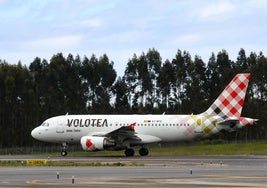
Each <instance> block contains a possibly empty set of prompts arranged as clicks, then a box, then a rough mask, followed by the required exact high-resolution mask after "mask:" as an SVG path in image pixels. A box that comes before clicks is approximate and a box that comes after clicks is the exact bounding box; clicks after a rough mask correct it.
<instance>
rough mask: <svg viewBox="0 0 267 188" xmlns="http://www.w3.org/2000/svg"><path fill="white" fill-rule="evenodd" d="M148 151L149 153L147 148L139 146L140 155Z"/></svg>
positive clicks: (144, 154) (145, 154) (146, 153)
mask: <svg viewBox="0 0 267 188" xmlns="http://www.w3.org/2000/svg"><path fill="white" fill-rule="evenodd" d="M148 153H149V151H148V149H147V148H141V149H140V150H139V154H140V155H141V156H147V155H148Z"/></svg>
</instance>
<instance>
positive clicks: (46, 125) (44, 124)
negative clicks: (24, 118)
mask: <svg viewBox="0 0 267 188" xmlns="http://www.w3.org/2000/svg"><path fill="white" fill-rule="evenodd" d="M40 126H41V127H49V123H48V122H43V123H42V124H41V125H40Z"/></svg>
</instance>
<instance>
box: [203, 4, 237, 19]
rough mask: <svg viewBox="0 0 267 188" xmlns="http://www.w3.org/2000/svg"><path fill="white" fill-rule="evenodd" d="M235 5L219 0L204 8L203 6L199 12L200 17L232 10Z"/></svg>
mask: <svg viewBox="0 0 267 188" xmlns="http://www.w3.org/2000/svg"><path fill="white" fill-rule="evenodd" d="M234 8H235V6H234V5H233V4H232V3H230V2H227V1H221V2H218V3H216V4H211V5H209V6H207V7H205V8H203V9H202V10H201V12H200V17H202V18H207V17H212V16H216V15H220V14H224V13H226V12H229V11H231V10H233V9H234Z"/></svg>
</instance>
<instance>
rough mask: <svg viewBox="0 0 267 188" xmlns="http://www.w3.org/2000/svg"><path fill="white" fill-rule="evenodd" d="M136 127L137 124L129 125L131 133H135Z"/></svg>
mask: <svg viewBox="0 0 267 188" xmlns="http://www.w3.org/2000/svg"><path fill="white" fill-rule="evenodd" d="M135 125H136V122H135V123H132V124H130V125H129V128H130V130H131V131H134V127H135Z"/></svg>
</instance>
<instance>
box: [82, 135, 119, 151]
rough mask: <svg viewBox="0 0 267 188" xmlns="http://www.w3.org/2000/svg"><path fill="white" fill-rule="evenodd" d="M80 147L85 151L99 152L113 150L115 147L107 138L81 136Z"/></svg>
mask: <svg viewBox="0 0 267 188" xmlns="http://www.w3.org/2000/svg"><path fill="white" fill-rule="evenodd" d="M81 145H82V148H83V150H85V151H100V150H105V149H108V148H113V147H115V146H116V143H115V141H114V140H112V139H109V138H107V137H97V136H83V137H82V138H81Z"/></svg>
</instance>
